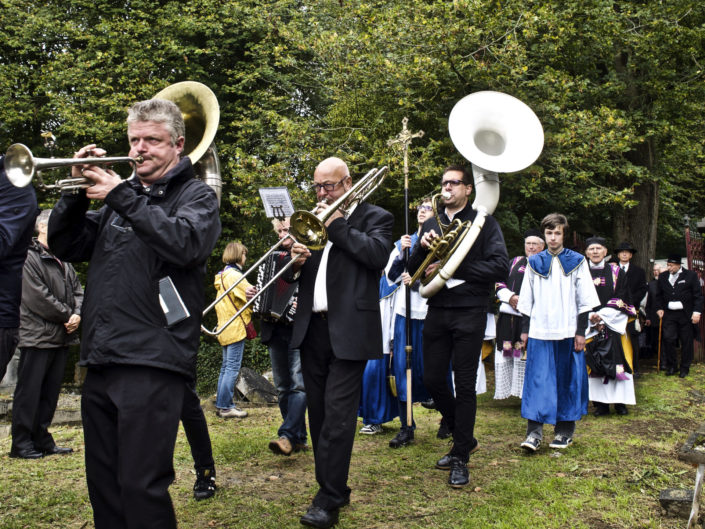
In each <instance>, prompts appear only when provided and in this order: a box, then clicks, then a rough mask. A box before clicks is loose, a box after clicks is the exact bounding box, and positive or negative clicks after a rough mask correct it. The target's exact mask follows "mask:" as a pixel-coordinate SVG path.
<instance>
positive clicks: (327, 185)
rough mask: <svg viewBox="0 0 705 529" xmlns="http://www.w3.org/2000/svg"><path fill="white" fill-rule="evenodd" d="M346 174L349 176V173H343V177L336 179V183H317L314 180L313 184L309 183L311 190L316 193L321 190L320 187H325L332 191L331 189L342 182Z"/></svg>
mask: <svg viewBox="0 0 705 529" xmlns="http://www.w3.org/2000/svg"><path fill="white" fill-rule="evenodd" d="M348 176H349V175H345V176H344V177H343V178H341V179H340V180H338V181H337V182H336V183H334V184H330V183H325V184H317V183H315V182H314V183H313V184H311V187H312V188H313V190H314V191H315V192H316V193H318V192H319V191H321V190H322V189H325V190H326V191H333V190H334V189H335V188H336V187H337V186H338V185H340V184H341V183H342V182H343V180H345V179H346V178H347V177H348Z"/></svg>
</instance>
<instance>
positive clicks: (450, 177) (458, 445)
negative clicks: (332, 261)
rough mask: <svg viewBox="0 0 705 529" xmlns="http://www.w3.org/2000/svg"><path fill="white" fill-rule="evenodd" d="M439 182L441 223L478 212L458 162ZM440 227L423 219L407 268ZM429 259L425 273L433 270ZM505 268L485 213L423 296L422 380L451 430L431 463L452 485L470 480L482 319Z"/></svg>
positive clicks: (414, 265) (495, 228)
mask: <svg viewBox="0 0 705 529" xmlns="http://www.w3.org/2000/svg"><path fill="white" fill-rule="evenodd" d="M441 187H442V189H443V192H444V193H446V194H447V196H448V198H444V199H443V200H444V203H443V206H444V207H443V210H442V211H439V217H440V221H441V223H442V224H447V223H450V222H451V221H452V220H453V219H459V220H461V221H463V222H466V221H474V220H475V217H476V216H477V211H475V210H474V209H473V208H472V207H471V206H470V204H469V203H468V199H469V197H470V193H471V192H472V183H471V176H470V173H469V171H468V170H467V169H466V168H465V167H462V166H457V165H452V166H450V167H448V168H446V170H445V171H444V172H443V177H442V179H441ZM441 233H442V230H441V227H440V226H439V225H438V221H437V220H436V219H435V218H431V219H428V220H427V221H426V222H424V225H423V233H422V235H421V237H420V239H419V242H418V243H417V244H416V245H415V246H414V249H413V252H412V254H411V256H410V257H409V273H412V274H413V273H415V272H416V270H417V269H418V268H419V267H420V266H421V264H422V262H423V260H424V259H425V257H426V255H427V254H428V252H429V247H430V245H431V242H432V241H433V239H435V238H436V237H439V235H440V234H441ZM436 267H437V264H431V265H430V266H429V267H428V268H427V269H426V273H427V274H428V273H432V272H433V270H435V268H436ZM508 272H509V258H508V257H507V249H506V247H505V245H504V237H503V235H502V231H501V230H500V228H499V224H497V221H496V220H495V219H494V218H493V217H492V216H487V217H486V220H485V224H484V227H483V228H482V230H481V231H480V234H479V235H478V237H477V240H476V241H475V243H474V244H473V245H472V247H471V248H470V250H469V251H468V253H467V255H466V256H465V258H464V259H463V261H462V262H461V264H460V265H459V266H458V268H457V270H456V271H455V273H454V274H453V277H452V278H450V279H449V280H448V281H447V282H446V284H445V285H444V286H443V288H441V289H440V290H439V291H438V292H437V293H436V294H435V295H433V296H431V297H430V298H429V300H428V313H427V315H426V322H425V324H424V330H423V343H424V351H423V358H424V385H425V386H426V389H428V391H429V393H430V394H431V397H433V400H434V402H435V403H436V408H437V409H438V410H439V411H440V412H441V415H442V416H443V419H444V421H445V422H446V424H447V425H448V427H449V428H450V429H451V430H452V431H453V441H454V443H453V447H452V448H451V451H450V453H448V454H446V455H445V456H443V457H442V458H441V459H440V460H439V461H438V462H437V463H436V468H439V469H441V470H450V475H449V477H448V484H449V485H450V486H451V487H454V488H460V487H463V486H465V485H467V484H468V483H469V481H470V478H469V474H468V469H467V463H468V458H469V456H470V454H471V453H473V452H474V451H475V450H477V448H478V446H479V444H478V441H477V439H475V437H474V429H475V413H476V409H477V396H476V394H475V384H476V382H477V369H478V365H479V363H480V354H481V353H482V340H483V338H484V335H485V325H486V323H487V299H488V298H489V296H490V294H491V292H492V290H493V288H494V284H495V283H496V282H498V281H504V280H506V278H507V274H508ZM451 361H452V363H453V370H454V372H455V396H453V393H452V392H451V390H450V388H449V387H448V382H447V376H448V369H449V367H450V363H451Z"/></svg>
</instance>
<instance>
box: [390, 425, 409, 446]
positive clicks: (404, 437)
mask: <svg viewBox="0 0 705 529" xmlns="http://www.w3.org/2000/svg"><path fill="white" fill-rule="evenodd" d="M413 440H414V430H413V428H402V429H401V430H399V433H398V434H396V435H395V436H394V439H392V440H391V441H389V447H390V448H401V447H402V446H406V445H408V444H410V443H411V442H412V441H413Z"/></svg>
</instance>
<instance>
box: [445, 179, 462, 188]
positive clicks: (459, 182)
mask: <svg viewBox="0 0 705 529" xmlns="http://www.w3.org/2000/svg"><path fill="white" fill-rule="evenodd" d="M448 184H450V185H451V186H452V187H458V186H459V185H460V184H463V185H465V182H463V181H462V180H444V181H442V182H441V187H445V186H447V185H448Z"/></svg>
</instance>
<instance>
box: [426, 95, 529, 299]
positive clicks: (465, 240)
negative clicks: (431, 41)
mask: <svg viewBox="0 0 705 529" xmlns="http://www.w3.org/2000/svg"><path fill="white" fill-rule="evenodd" d="M448 131H449V133H450V139H451V141H452V142H453V144H454V145H455V147H456V148H457V149H458V152H460V154H462V155H463V156H464V157H465V158H466V159H467V160H469V161H470V162H471V163H472V172H473V180H474V186H475V201H474V202H473V204H472V208H473V209H474V210H476V211H477V215H476V217H475V221H474V222H472V223H471V222H469V221H468V222H465V223H462V225H461V226H454V228H453V230H448V232H449V233H444V234H443V237H439V238H438V239H437V240H436V241H434V243H436V244H434V245H433V246H432V247H431V252H430V254H429V256H428V257H427V259H426V261H424V263H423V264H422V265H421V267H420V268H419V271H420V272H417V275H420V274H421V273H423V271H424V270H425V268H426V266H427V264H430V263H433V262H435V261H440V264H439V266H438V268H437V269H436V270H435V271H434V273H433V274H429V275H428V276H426V277H424V278H423V279H422V285H421V287H420V290H419V292H420V293H421V295H422V296H423V297H426V298H428V297H431V296H433V295H434V294H436V293H437V292H438V291H439V290H441V288H443V286H444V285H445V283H446V281H447V280H448V279H450V278H451V277H453V274H454V273H455V271H456V270H457V268H458V266H459V265H460V263H461V262H462V261H463V259H465V256H466V255H467V254H468V252H469V251H470V248H472V245H473V244H474V243H475V240H476V239H477V236H478V235H479V234H480V230H481V229H482V226H484V224H485V218H486V217H487V215H491V214H492V213H493V212H494V210H495V208H496V207H497V203H498V202H499V175H498V173H513V172H516V171H520V170H522V169H524V168H526V167H528V166H530V165H531V164H532V163H534V161H536V159H537V158H538V157H539V155H540V154H541V150H542V149H543V127H542V126H541V122H540V121H539V118H538V117H536V114H534V112H533V111H532V110H531V109H530V108H529V107H528V105H526V104H525V103H523V102H522V101H520V100H519V99H517V98H515V97H513V96H510V95H508V94H504V93H502V92H492V91H484V92H475V93H474V94H470V95H467V96H465V97H464V98H463V99H461V100H460V101H458V102H457V103H456V105H455V106H454V107H453V110H452V111H451V113H450V117H449V118H448ZM434 198H436V197H434ZM434 205H435V200H434ZM434 209H435V208H434ZM439 225H440V221H439ZM451 232H452V233H451ZM417 275H415V277H417Z"/></svg>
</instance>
